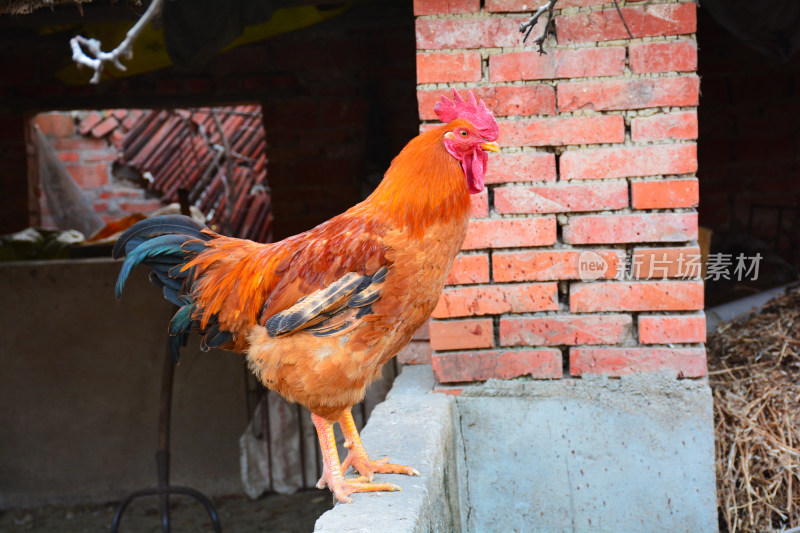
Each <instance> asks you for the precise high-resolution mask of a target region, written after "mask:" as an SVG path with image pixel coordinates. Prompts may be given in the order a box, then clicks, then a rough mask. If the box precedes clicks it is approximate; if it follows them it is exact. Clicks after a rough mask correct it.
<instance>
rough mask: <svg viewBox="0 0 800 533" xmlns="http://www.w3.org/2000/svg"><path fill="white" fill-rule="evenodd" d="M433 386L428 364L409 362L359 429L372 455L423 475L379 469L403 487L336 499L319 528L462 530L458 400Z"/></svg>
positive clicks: (339, 531)
mask: <svg viewBox="0 0 800 533" xmlns="http://www.w3.org/2000/svg"><path fill="white" fill-rule="evenodd" d="M432 389H433V373H432V371H431V367H430V366H429V365H426V366H409V367H405V368H404V369H403V373H402V374H401V375H400V376H399V377H398V378H397V379H396V380H395V383H394V386H393V387H392V390H391V392H390V393H389V395H388V396H387V398H386V401H384V402H383V403H381V404H379V405H378V406H377V407H376V408H375V410H374V411H373V413H372V416H371V417H370V420H369V423H368V424H367V426H366V427H365V428H364V431H362V433H361V437H362V440H363V441H364V446H365V447H366V449H367V452H368V453H369V454H370V456H371V457H372V458H378V457H382V456H385V455H388V456H389V457H390V458H391V460H392V462H393V463H400V464H406V465H410V466H413V467H415V468H416V469H417V470H419V472H420V473H421V474H422V475H421V477H409V476H403V475H383V474H379V475H376V476H375V481H378V482H381V481H389V482H391V483H394V484H396V485H399V486H400V487H401V488H402V489H403V490H402V491H401V492H380V493H360V494H353V496H352V498H353V503H351V504H337V505H336V506H335V507H334V508H333V509H331V510H330V511H328V512H326V513H325V514H323V515H322V516H321V517H320V518H319V520H317V524H316V527H315V529H314V531H315V532H316V533H356V532H358V533H377V532H380V533H422V532H441V533H457V532H459V531H461V524H460V513H459V512H458V509H459V508H460V504H459V491H458V481H457V477H458V474H457V465H458V458H457V455H458V451H459V450H458V449H457V448H456V435H455V428H456V425H455V423H454V415H455V401H454V400H453V399H452V398H451V397H449V396H446V395H444V394H435V393H433V392H432ZM353 475H354V474H352V473H351V474H350V476H353Z"/></svg>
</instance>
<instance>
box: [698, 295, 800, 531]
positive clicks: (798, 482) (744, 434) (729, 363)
mask: <svg viewBox="0 0 800 533" xmlns="http://www.w3.org/2000/svg"><path fill="white" fill-rule="evenodd" d="M708 348H709V379H710V382H711V387H712V391H713V394H714V422H715V433H716V439H715V440H716V457H717V503H718V508H719V513H720V528H721V529H722V530H723V531H724V530H725V528H726V526H727V531H728V532H729V533H734V532H744V531H774V530H784V529H785V528H795V527H797V526H800V476H798V465H800V286H795V287H793V288H791V289H790V290H788V291H787V293H786V294H785V295H783V296H780V297H777V298H775V299H773V300H771V301H770V302H769V303H767V304H766V305H765V306H764V307H763V308H761V309H760V310H758V311H757V312H756V313H755V314H753V315H751V316H750V317H749V318H747V319H744V320H740V321H737V322H732V323H728V324H724V325H722V326H720V327H719V328H718V331H717V333H716V334H714V335H712V336H710V338H709V339H708Z"/></svg>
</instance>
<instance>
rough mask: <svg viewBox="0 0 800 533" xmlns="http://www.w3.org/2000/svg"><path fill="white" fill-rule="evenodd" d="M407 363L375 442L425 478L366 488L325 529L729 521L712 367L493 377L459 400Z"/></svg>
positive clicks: (330, 516) (383, 408)
mask: <svg viewBox="0 0 800 533" xmlns="http://www.w3.org/2000/svg"><path fill="white" fill-rule="evenodd" d="M431 380H432V377H431V370H430V367H429V366H425V367H422V366H420V367H406V369H405V370H404V372H403V374H402V375H401V376H400V378H399V379H398V381H396V382H395V386H394V388H393V389H392V392H391V393H390V394H389V397H388V399H387V401H386V402H385V403H383V404H381V405H379V406H378V407H377V408H376V410H375V413H376V415H377V416H373V417H372V418H371V419H370V421H369V423H368V424H367V426H366V428H365V429H364V432H363V435H364V441H365V444H366V445H367V449H368V450H371V452H372V453H377V454H382V453H388V454H389V455H390V456H391V457H392V460H397V461H399V462H406V461H407V462H409V463H410V464H412V465H414V466H417V467H418V468H419V470H420V471H421V472H422V475H423V477H422V478H406V477H403V476H379V478H380V479H379V480H391V481H392V482H395V483H398V484H400V486H401V487H403V492H401V493H381V494H356V495H354V497H353V503H352V504H338V505H336V506H335V508H334V509H333V510H331V511H328V512H327V513H325V514H324V515H323V516H322V517H321V518H320V519H319V520H318V521H317V525H316V529H315V531H316V532H317V533H333V532H365V533H366V532H391V533H400V532H403V533H406V532H408V533H410V532H428V531H448V532H459V531H468V532H474V533H494V532H497V533H512V532H526V533H527V532H560V531H571V532H583V531H586V532H589V531H591V532H598V531H600V532H605V531H608V532H615V533H623V532H641V531H647V532H671V533H672V532H692V533H694V532H710V531H716V530H717V514H716V496H715V480H714V446H713V445H714V434H713V415H712V409H711V407H712V403H711V394H710V389H709V387H708V384H707V382H706V381H704V380H676V379H675V378H674V377H670V376H667V375H658V374H655V375H653V374H650V375H640V376H629V377H625V378H622V379H608V378H604V377H587V378H584V379H571V380H557V381H525V380H513V381H489V382H487V383H486V384H483V385H479V386H471V387H466V388H465V389H464V392H463V394H462V395H461V396H459V397H457V399H456V407H457V409H456V410H455V412H454V411H453V409H452V402H453V400H452V399H451V397H448V396H445V395H441V394H431V393H430V392H429V391H430V388H431V385H432V381H431Z"/></svg>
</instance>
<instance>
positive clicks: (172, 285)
mask: <svg viewBox="0 0 800 533" xmlns="http://www.w3.org/2000/svg"><path fill="white" fill-rule="evenodd" d="M203 229H205V226H204V225H202V224H200V223H199V222H197V221H196V220H194V219H192V218H189V217H186V216H183V215H165V216H160V217H153V218H148V219H145V220H142V221H141V222H138V223H136V224H134V225H133V226H131V227H130V228H128V230H127V231H125V232H124V233H123V234H122V235H121V236H120V238H119V240H117V242H116V244H115V245H114V250H113V253H112V255H113V256H114V257H115V258H117V259H119V258H121V257H125V262H124V263H123V265H122V269H121V270H120V273H119V277H118V278H117V285H116V288H115V292H116V294H117V298H119V297H120V296H121V294H122V289H123V287H124V286H125V282H126V281H127V279H128V276H129V274H130V272H131V270H133V268H134V267H136V266H137V265H140V264H143V265H147V266H149V267H150V268H151V269H152V270H151V272H150V281H151V282H152V283H153V285H155V286H157V287H159V288H161V289H163V291H164V298H166V299H167V300H169V301H170V302H172V303H174V304H175V305H178V306H181V307H180V309H179V310H178V312H177V313H175V316H174V317H173V319H172V321H171V322H170V326H169V334H170V350H171V352H172V358H173V360H174V361H175V362H176V363H177V362H178V359H179V357H180V348H181V347H183V346H186V342H187V340H188V337H189V333H190V332H191V331H192V330H195V331H198V333H200V334H201V335H202V336H203V341H202V346H201V347H202V348H203V350H208V349H209V348H215V347H219V346H223V345H225V344H227V343H229V342H230V341H231V340H232V334H231V333H230V332H228V331H224V330H221V329H220V326H219V321H218V320H217V317H216V316H213V317H211V319H210V320H209V321H208V325H207V326H206V328H205V329H204V330H203V331H200V324H199V319H200V317H193V316H192V315H193V314H194V313H195V311H196V306H195V304H194V302H193V301H192V298H191V282H192V280H193V279H194V269H193V268H192V269H187V270H183V267H184V266H185V265H186V263H188V262H189V261H190V260H191V259H192V258H193V257H195V256H196V255H197V254H199V253H201V252H202V251H203V250H205V248H206V243H207V242H208V241H210V240H211V239H212V238H213V235H211V234H207V233H203V232H202V230H203Z"/></svg>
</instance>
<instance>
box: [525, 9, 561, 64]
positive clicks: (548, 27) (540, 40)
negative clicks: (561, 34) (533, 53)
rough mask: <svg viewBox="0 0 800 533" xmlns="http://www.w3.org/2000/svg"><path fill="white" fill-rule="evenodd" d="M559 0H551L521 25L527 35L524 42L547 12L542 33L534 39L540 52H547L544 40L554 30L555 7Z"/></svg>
mask: <svg viewBox="0 0 800 533" xmlns="http://www.w3.org/2000/svg"><path fill="white" fill-rule="evenodd" d="M557 2H558V0H549V1H548V2H547V3H546V4H545V5H543V6H542V7H540V8H539V9H537V10H536V13H534V14H533V16H532V17H531V18H530V20H528V22H523V23H522V24H520V25H519V32H520V33H524V34H525V37H523V38H522V42H523V43H524V42H525V41H527V40H528V37H529V36H530V34H531V32H532V31H533V27H534V26H536V22H537V21H538V20H539V17H541V16H542V15H543V14H545V13H547V22H546V23H545V25H544V29H543V30H542V34H541V35H539V37H537V38H536V40H535V41H534V42H535V43H536V44H537V46H538V47H539V53H540V54H546V53H547V52H545V51H544V41H545V39H547V34H548V33H550V32H551V31H553V9H555V7H556V3H557Z"/></svg>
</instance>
